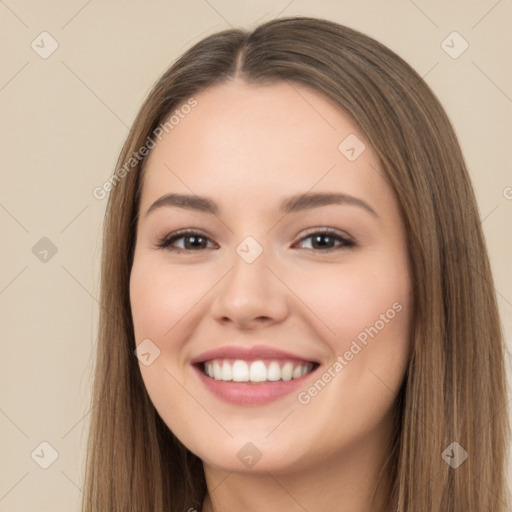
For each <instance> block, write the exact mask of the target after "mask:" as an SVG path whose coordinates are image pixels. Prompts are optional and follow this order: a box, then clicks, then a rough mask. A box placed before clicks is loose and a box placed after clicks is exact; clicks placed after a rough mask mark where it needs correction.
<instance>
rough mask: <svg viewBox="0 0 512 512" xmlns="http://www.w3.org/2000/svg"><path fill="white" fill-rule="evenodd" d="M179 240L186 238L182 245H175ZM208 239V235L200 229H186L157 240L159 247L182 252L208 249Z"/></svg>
mask: <svg viewBox="0 0 512 512" xmlns="http://www.w3.org/2000/svg"><path fill="white" fill-rule="evenodd" d="M178 240H184V245H183V246H182V247H175V246H174V244H175V243H176V242H177V241H178ZM208 240H209V239H208V237H207V236H205V235H204V234H203V233H201V232H200V231H194V230H184V231H178V232H177V233H171V234H170V235H167V236H165V237H164V238H162V239H160V240H159V241H158V242H157V244H156V246H157V247H158V248H159V249H167V250H169V251H174V252H177V253H180V252H185V251H197V250H201V249H206V248H207V247H206V246H207V245H208Z"/></svg>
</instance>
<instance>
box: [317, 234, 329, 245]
mask: <svg viewBox="0 0 512 512" xmlns="http://www.w3.org/2000/svg"><path fill="white" fill-rule="evenodd" d="M313 239H314V243H318V242H319V241H320V240H321V239H324V240H325V239H327V240H330V241H331V242H332V238H331V237H330V236H329V235H317V236H315V237H313ZM319 245H320V247H326V246H329V244H328V243H327V244H322V243H321V242H320V244H319ZM329 247H330V246H329Z"/></svg>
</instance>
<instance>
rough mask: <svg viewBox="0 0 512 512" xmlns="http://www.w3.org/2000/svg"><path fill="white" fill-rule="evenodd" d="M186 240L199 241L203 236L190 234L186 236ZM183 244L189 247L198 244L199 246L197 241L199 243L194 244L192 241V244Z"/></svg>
mask: <svg viewBox="0 0 512 512" xmlns="http://www.w3.org/2000/svg"><path fill="white" fill-rule="evenodd" d="M186 240H194V241H196V242H197V241H199V242H201V241H203V240H204V238H203V237H202V236H197V235H190V236H188V237H187V238H186ZM185 245H186V246H187V248H190V247H198V246H201V243H199V245H197V244H194V243H192V244H189V243H186V244H185Z"/></svg>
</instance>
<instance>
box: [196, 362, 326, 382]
mask: <svg viewBox="0 0 512 512" xmlns="http://www.w3.org/2000/svg"><path fill="white" fill-rule="evenodd" d="M197 366H198V368H199V369H200V370H201V371H202V373H203V374H204V375H205V376H206V377H209V378H210V379H213V380H216V381H223V382H246V383H251V384H256V383H261V382H278V381H282V382H287V381H290V380H295V379H299V378H300V377H303V376H305V375H307V374H309V373H311V372H312V371H314V370H316V368H317V367H318V363H314V362H305V361H296V360H295V361H294V360H282V359H281V360H279V359H259V360H255V361H246V360H244V359H211V360H208V361H204V362H202V363H197Z"/></svg>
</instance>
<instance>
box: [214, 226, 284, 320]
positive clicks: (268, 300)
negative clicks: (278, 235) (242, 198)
mask: <svg viewBox="0 0 512 512" xmlns="http://www.w3.org/2000/svg"><path fill="white" fill-rule="evenodd" d="M231 261H232V265H231V270H230V271H229V272H228V273H227V275H226V276H225V278H224V279H223V283H221V284H220V286H219V288H218V291H217V294H216V297H215V301H214V306H213V308H212V313H213V315H214V316H215V317H216V318H217V319H222V318H229V319H231V320H232V321H233V322H235V323H239V324H242V323H247V322H251V321H252V320H256V319H260V318H263V317H264V318H267V319H274V320H277V319H280V318H282V317H283V315H285V314H286V302H287V300H286V287H284V286H282V284H281V283H280V282H279V280H278V279H277V278H276V277H275V276H274V275H273V272H272V271H271V270H270V268H268V267H272V261H274V258H273V256H272V254H271V250H270V249H269V248H268V245H267V246H266V247H265V248H264V247H263V241H262V242H261V243H260V242H258V241H257V240H256V238H254V237H252V236H248V237H246V238H244V239H243V240H242V242H240V244H239V245H238V246H237V247H236V249H235V251H234V254H233V258H232V260H231Z"/></svg>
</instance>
